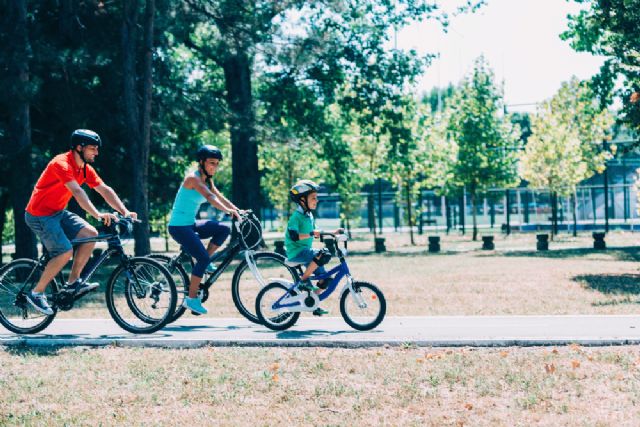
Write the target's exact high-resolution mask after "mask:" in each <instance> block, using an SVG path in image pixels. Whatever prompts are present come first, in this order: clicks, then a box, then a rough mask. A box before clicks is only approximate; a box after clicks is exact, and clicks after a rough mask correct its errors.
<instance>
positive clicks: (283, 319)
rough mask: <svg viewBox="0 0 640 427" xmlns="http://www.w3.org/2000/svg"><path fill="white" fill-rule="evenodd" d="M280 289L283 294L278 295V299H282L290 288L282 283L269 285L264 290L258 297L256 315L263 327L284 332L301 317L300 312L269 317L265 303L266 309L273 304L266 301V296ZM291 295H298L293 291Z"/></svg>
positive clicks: (282, 313)
mask: <svg viewBox="0 0 640 427" xmlns="http://www.w3.org/2000/svg"><path fill="white" fill-rule="evenodd" d="M275 289H278V290H280V291H281V292H279V293H276V295H277V298H279V297H281V296H282V295H283V294H284V293H286V292H287V291H288V288H287V287H286V286H284V285H283V284H281V283H277V282H274V283H269V284H268V285H267V286H265V287H264V288H262V289H261V290H260V292H259V293H258V296H257V297H256V315H257V317H258V320H259V321H260V324H261V325H264V326H266V327H267V328H269V329H271V330H272V331H284V330H286V329H289V328H290V327H292V326H293V325H295V323H296V322H297V321H298V318H299V317H300V312H299V311H295V312H281V313H279V314H278V315H277V316H273V317H272V316H268V315H267V314H266V312H265V309H264V307H263V303H264V306H265V307H270V305H271V304H273V302H272V301H264V302H263V299H264V298H265V295H267V294H268V293H269V292H271V291H273V290H275ZM291 295H296V292H295V291H291Z"/></svg>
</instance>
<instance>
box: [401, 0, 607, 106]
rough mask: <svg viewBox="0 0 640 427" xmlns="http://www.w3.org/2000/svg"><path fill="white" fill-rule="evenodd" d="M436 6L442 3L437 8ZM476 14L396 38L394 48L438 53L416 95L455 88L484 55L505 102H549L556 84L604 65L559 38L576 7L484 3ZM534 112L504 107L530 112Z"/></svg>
mask: <svg viewBox="0 0 640 427" xmlns="http://www.w3.org/2000/svg"><path fill="white" fill-rule="evenodd" d="M441 3H444V1H443V2H441ZM487 3H488V4H487V5H485V6H484V7H482V8H481V9H480V10H478V11H477V12H476V13H473V14H465V15H462V16H458V17H455V18H452V21H451V25H450V26H449V32H448V33H446V34H445V33H444V32H443V31H442V29H441V26H440V25H439V24H438V23H437V22H435V21H428V22H423V23H419V24H414V25H411V26H410V27H407V28H404V29H402V30H401V31H399V32H398V34H397V43H398V47H399V48H401V49H409V48H413V49H416V50H417V51H418V52H420V53H428V52H431V53H438V52H439V53H440V58H439V59H435V60H434V61H433V63H432V65H431V66H430V67H429V68H427V70H426V72H425V75H424V76H423V78H422V79H421V80H420V81H419V84H418V89H419V90H420V91H421V92H422V91H425V92H426V91H428V90H430V89H431V88H433V87H438V86H441V87H442V86H446V85H447V84H448V83H449V82H452V83H454V84H455V83H458V82H459V81H460V80H461V79H462V77H463V76H464V75H465V74H466V73H468V72H470V71H471V70H472V69H473V62H474V60H475V59H476V58H477V57H478V56H480V55H484V56H485V58H486V59H487V61H488V62H489V65H490V66H491V68H492V69H493V71H494V73H495V76H496V81H497V82H500V81H502V80H503V79H504V85H505V86H504V90H505V101H506V103H507V105H508V106H509V104H523V103H535V102H540V101H542V100H544V99H547V98H550V97H551V96H552V95H553V94H554V93H555V92H556V91H557V90H558V88H559V87H560V83H561V82H563V81H566V80H569V79H570V78H571V76H573V75H575V76H577V77H578V78H581V79H587V78H590V77H591V76H593V75H594V74H595V73H597V71H598V69H599V68H600V65H601V64H602V63H603V61H604V60H603V59H602V58H599V57H594V56H591V55H590V54H586V53H577V52H575V51H574V50H573V49H571V47H570V46H569V43H568V42H564V41H562V40H560V38H559V34H560V33H561V32H562V31H564V30H565V29H567V18H566V17H567V14H569V13H574V12H576V11H578V10H579V7H580V5H578V4H576V3H575V2H573V1H571V2H568V1H566V0H487ZM534 109H535V106H520V107H516V106H513V107H509V110H510V111H524V110H526V111H533V110H534Z"/></svg>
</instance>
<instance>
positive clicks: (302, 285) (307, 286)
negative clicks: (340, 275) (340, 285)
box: [296, 279, 320, 292]
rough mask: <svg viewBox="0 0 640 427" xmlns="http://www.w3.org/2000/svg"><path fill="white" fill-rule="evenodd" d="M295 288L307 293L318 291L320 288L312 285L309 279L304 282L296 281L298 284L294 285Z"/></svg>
mask: <svg viewBox="0 0 640 427" xmlns="http://www.w3.org/2000/svg"><path fill="white" fill-rule="evenodd" d="M296 287H297V288H298V289H299V290H301V291H307V292H316V291H319V290H320V288H319V287H317V286H316V285H314V284H313V283H311V280H309V279H307V280H304V281H302V280H300V281H298V283H296Z"/></svg>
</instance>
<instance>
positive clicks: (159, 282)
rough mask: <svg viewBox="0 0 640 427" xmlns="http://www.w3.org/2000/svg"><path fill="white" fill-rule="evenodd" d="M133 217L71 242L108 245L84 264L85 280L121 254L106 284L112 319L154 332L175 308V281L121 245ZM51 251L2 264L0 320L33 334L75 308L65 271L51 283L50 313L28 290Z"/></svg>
mask: <svg viewBox="0 0 640 427" xmlns="http://www.w3.org/2000/svg"><path fill="white" fill-rule="evenodd" d="M132 229H133V220H132V219H131V218H124V217H119V219H118V221H117V222H115V221H114V222H113V223H112V224H111V225H110V226H109V227H106V232H105V233H104V234H102V233H101V234H99V235H98V236H96V237H88V238H82V239H75V240H72V242H71V243H72V244H73V245H79V244H81V243H88V242H100V241H106V242H107V243H108V248H107V250H105V251H103V252H102V253H101V254H100V256H99V257H98V258H97V259H96V260H95V261H94V262H93V263H92V264H91V266H90V267H87V268H85V269H84V271H83V272H82V275H81V277H80V278H81V280H83V281H85V282H86V281H87V280H89V279H90V278H91V276H92V275H93V274H94V272H95V271H96V270H97V269H98V268H99V267H100V266H101V265H102V264H104V263H105V262H106V261H108V260H109V259H112V258H113V259H117V260H118V265H117V266H116V267H115V269H114V270H113V272H112V273H111V276H110V277H109V280H108V282H107V285H106V288H105V295H106V301H107V308H108V309H109V313H110V314H111V317H113V320H115V322H116V323H117V324H118V325H119V326H120V327H121V328H122V329H124V330H126V331H128V332H132V333H137V334H140V333H152V332H155V331H157V330H159V329H161V328H162V327H164V326H165V325H166V324H167V323H168V322H169V321H170V320H171V315H172V314H173V313H174V311H175V308H176V301H177V298H178V295H177V292H176V285H175V282H174V281H173V278H172V277H171V274H170V273H169V272H168V271H167V269H166V268H165V267H164V266H163V265H162V264H161V263H159V262H157V261H155V260H153V259H149V258H146V257H130V256H128V255H127V254H125V252H124V250H123V248H122V242H121V241H120V236H122V235H124V234H126V233H131V231H132ZM48 261H49V255H48V254H47V253H46V251H45V253H44V254H43V255H42V256H41V257H40V259H39V260H37V261H36V260H33V259H28V258H21V259H16V260H15V261H12V262H10V263H9V264H7V265H5V266H4V267H2V268H1V269H0V323H1V324H2V325H3V326H4V327H5V328H7V329H8V330H10V331H11V332H15V333H17V334H34V333H37V332H40V331H42V330H43V329H44V328H46V327H47V326H48V325H49V324H50V323H51V322H52V321H53V319H54V318H55V316H56V314H57V312H58V310H62V311H67V310H71V309H72V308H73V305H74V303H75V302H76V300H77V299H79V298H81V296H80V297H78V296H77V295H74V294H73V293H72V292H69V291H68V290H66V289H65V288H64V283H65V282H64V279H63V277H62V273H59V274H58V275H57V276H56V277H55V278H54V279H53V280H52V281H51V283H49V286H47V291H46V295H47V299H48V300H49V302H50V303H51V308H52V309H53V314H51V315H46V314H43V313H41V312H39V311H37V310H36V309H35V308H33V307H32V306H31V304H30V303H29V302H28V301H27V298H26V296H27V294H28V292H31V290H32V289H33V288H34V287H35V285H36V284H37V283H38V280H39V279H40V276H41V274H42V272H43V271H44V268H45V266H46V265H47V262H48Z"/></svg>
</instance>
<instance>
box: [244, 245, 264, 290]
mask: <svg viewBox="0 0 640 427" xmlns="http://www.w3.org/2000/svg"><path fill="white" fill-rule="evenodd" d="M254 253H255V252H254V251H252V250H250V249H249V250H246V251H244V259H245V260H246V261H247V265H248V266H249V270H251V274H253V277H254V278H255V279H256V280H257V281H258V283H260V286H261V287H263V288H264V287H265V286H267V282H265V280H264V277H262V274H260V271H259V270H258V267H256V261H255V259H254V258H253V254H254Z"/></svg>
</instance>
